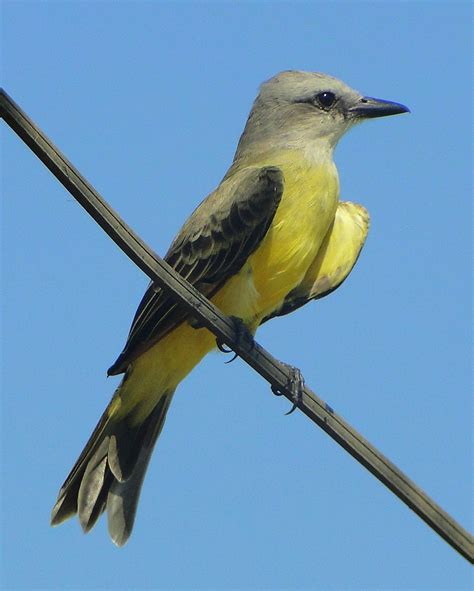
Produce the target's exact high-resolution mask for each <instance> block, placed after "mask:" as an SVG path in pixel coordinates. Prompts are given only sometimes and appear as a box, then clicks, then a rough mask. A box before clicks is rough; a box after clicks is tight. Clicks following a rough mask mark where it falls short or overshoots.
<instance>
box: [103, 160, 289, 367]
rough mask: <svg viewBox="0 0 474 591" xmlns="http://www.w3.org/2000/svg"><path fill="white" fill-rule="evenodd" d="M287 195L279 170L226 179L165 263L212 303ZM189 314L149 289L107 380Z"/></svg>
mask: <svg viewBox="0 0 474 591" xmlns="http://www.w3.org/2000/svg"><path fill="white" fill-rule="evenodd" d="M282 193H283V174H282V172H281V171H280V169H279V168H276V167H270V166H268V167H264V168H256V167H251V168H245V169H243V170H240V171H238V172H236V173H235V174H233V175H232V176H230V177H228V178H226V179H224V181H223V182H222V183H221V184H220V185H219V187H218V188H217V189H216V191H214V192H213V193H211V194H210V195H209V196H208V197H207V198H206V199H205V200H204V201H203V202H202V203H201V204H200V205H199V207H198V208H197V209H196V210H195V211H194V213H193V214H192V215H191V217H190V218H189V219H188V221H187V222H186V223H185V224H184V226H183V228H182V229H181V231H180V232H179V234H178V236H177V237H176V238H175V240H174V241H173V243H172V245H171V247H170V249H169V250H168V253H167V254H166V256H165V260H166V261H167V263H168V264H170V265H171V266H172V267H173V268H174V269H175V270H176V271H177V272H178V273H179V274H180V275H182V276H183V277H185V278H186V279H187V280H188V281H189V282H190V283H191V284H192V285H194V286H195V287H196V288H197V289H198V290H199V291H200V292H201V293H203V294H204V295H206V296H207V297H209V298H210V297H212V296H213V295H214V294H215V293H216V291H217V290H218V289H219V288H220V287H221V286H222V285H223V283H224V282H225V281H226V280H227V279H228V278H229V277H231V276H232V275H235V274H236V273H237V272H238V271H239V270H240V269H241V267H242V266H243V265H244V263H245V261H246V260H247V259H248V257H249V256H250V255H251V254H252V253H253V252H254V250H255V249H256V248H257V246H258V245H259V244H260V242H261V240H262V239H263V237H264V236H265V234H266V233H267V230H268V228H269V227H270V224H271V222H272V220H273V216H274V215H275V212H276V210H277V207H278V204H279V203H280V199H281V196H282ZM188 317H189V313H188V312H187V311H186V310H185V309H184V308H183V307H182V306H179V305H178V304H177V303H176V301H175V300H174V299H173V297H171V296H169V295H168V294H167V293H166V292H164V291H163V290H161V289H160V288H158V287H156V286H154V285H153V284H150V286H149V287H148V290H147V291H146V293H145V295H144V297H143V299H142V301H141V303H140V305H139V306H138V309H137V312H136V314H135V317H134V319H133V322H132V326H131V328H130V333H129V335H128V339H127V342H126V344H125V348H124V350H123V351H122V353H121V354H120V355H119V357H118V359H117V360H116V361H115V363H114V364H113V365H112V366H111V367H110V368H109V370H108V375H116V374H118V373H123V372H124V371H125V370H126V369H127V367H128V365H129V364H130V363H131V362H132V361H133V360H134V359H136V358H137V357H138V356H139V355H141V354H142V353H143V352H144V351H146V350H147V349H149V348H150V347H151V346H153V345H154V344H155V343H157V342H158V341H159V340H160V339H161V338H162V337H163V336H164V335H166V334H167V333H169V332H170V331H171V330H172V329H173V328H175V327H176V326H177V325H179V324H181V323H182V322H183V321H184V320H185V319H186V318H188Z"/></svg>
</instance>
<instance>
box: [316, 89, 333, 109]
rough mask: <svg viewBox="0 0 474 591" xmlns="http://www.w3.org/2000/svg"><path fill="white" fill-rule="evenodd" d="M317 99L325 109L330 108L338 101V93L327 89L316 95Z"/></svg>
mask: <svg viewBox="0 0 474 591" xmlns="http://www.w3.org/2000/svg"><path fill="white" fill-rule="evenodd" d="M316 100H317V102H318V104H319V105H320V106H321V107H322V108H323V109H330V108H331V107H332V106H333V105H334V103H335V102H336V95H335V94H334V93H333V92H330V91H329V90H325V91H324V92H320V93H319V94H317V95H316Z"/></svg>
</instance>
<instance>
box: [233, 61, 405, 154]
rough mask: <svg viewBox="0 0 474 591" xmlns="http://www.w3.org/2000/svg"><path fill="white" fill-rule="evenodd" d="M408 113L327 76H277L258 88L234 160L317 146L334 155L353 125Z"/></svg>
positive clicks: (281, 74) (309, 74) (283, 74)
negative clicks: (276, 149) (271, 150)
mask: <svg viewBox="0 0 474 591" xmlns="http://www.w3.org/2000/svg"><path fill="white" fill-rule="evenodd" d="M407 111H408V108H407V107H405V106H403V105H400V104H399V103H393V102H391V101H384V100H380V99H374V98H370V97H366V96H363V95H362V94H360V93H359V92H357V91H356V90H353V89H352V88H350V87H349V86H347V85H346V84H344V82H341V81H340V80H338V79H337V78H333V77H332V76H327V75H326V74H320V73H317V72H299V71H286V72H281V73H280V74H277V75H276V76H274V77H273V78H271V79H270V80H268V81H267V82H264V83H263V84H262V86H261V87H260V93H259V95H258V96H257V98H256V99H255V102H254V104H253V107H252V110H251V112H250V115H249V118H248V121H247V124H246V126H245V130H244V133H243V134H242V137H241V138H240V142H239V146H238V148H237V154H236V158H238V157H241V156H245V155H246V153H247V152H248V150H249V149H252V150H253V149H259V148H261V149H268V147H269V146H270V145H271V146H273V147H282V148H283V147H287V148H297V149H298V148H301V149H305V150H307V149H310V148H311V146H312V145H313V146H314V144H316V146H315V147H319V148H320V149H323V150H324V151H328V152H332V150H333V149H334V147H335V145H336V144H337V142H338V140H339V139H340V138H341V136H342V135H343V134H344V133H345V132H346V131H347V130H348V129H349V128H350V127H352V126H353V125H354V124H355V123H358V122H360V121H362V120H364V119H367V118H373V117H384V116H387V115H396V114H397V113H405V112H407Z"/></svg>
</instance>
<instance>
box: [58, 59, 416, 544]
mask: <svg viewBox="0 0 474 591" xmlns="http://www.w3.org/2000/svg"><path fill="white" fill-rule="evenodd" d="M407 111H408V109H407V107H405V106H403V105H401V104H398V103H394V102H391V101H384V100H379V99H374V98H369V97H365V96H363V95H361V94H360V93H359V92H356V91H355V90H352V89H351V88H349V87H348V86H346V85H345V84H344V83H343V82H341V81H340V80H337V79H336V78H333V77H331V76H326V75H324V74H319V73H315V72H299V71H287V72H281V73H280V74H278V75H277V76H275V77H273V78H271V79H270V80H269V81H267V82H265V83H264V84H263V85H262V86H261V88H260V93H259V94H258V96H257V98H256V100H255V102H254V104H253V107H252V110H251V112H250V115H249V118H248V120H247V123H246V126H245V129H244V132H243V134H242V136H241V138H240V141H239V144H238V146H237V151H236V153H235V157H234V160H233V162H232V165H231V167H230V168H229V170H228V171H227V174H226V175H225V177H224V178H223V180H222V182H221V183H220V185H219V186H218V187H217V189H216V190H215V191H213V192H212V193H211V194H210V195H209V196H208V197H206V199H205V200H204V201H203V202H202V203H201V204H200V205H199V206H198V207H197V209H196V210H195V211H194V212H193V214H192V215H191V217H190V218H189V219H188V220H187V221H186V223H185V224H184V226H183V227H182V229H181V231H180V232H179V233H178V235H177V237H176V238H175V240H174V241H173V243H172V244H171V246H170V248H169V250H168V252H167V254H166V256H165V260H166V261H167V262H168V263H169V264H170V265H171V266H172V267H173V268H174V269H175V270H176V271H177V272H178V273H180V274H181V275H182V276H183V277H185V278H186V279H187V280H188V281H189V282H190V283H191V284H193V285H194V286H195V287H196V288H197V289H198V290H199V291H200V292H201V293H203V294H204V295H205V296H207V297H208V298H210V299H211V300H212V301H213V302H214V304H215V305H216V306H217V307H218V308H220V309H221V310H222V312H223V313H224V314H227V315H229V316H233V317H235V318H238V319H239V320H240V321H241V323H243V326H244V327H246V329H248V331H250V332H251V333H252V334H254V333H255V331H256V330H257V328H258V326H259V325H260V324H262V322H264V321H266V320H268V319H270V318H273V317H275V316H281V315H283V314H287V313H289V312H292V311H293V310H295V309H296V308H298V307H300V306H302V305H304V304H306V303H307V302H309V301H310V300H312V299H316V298H321V297H323V296H325V295H327V294H329V293H330V292H331V291H334V290H335V289H336V288H337V287H338V286H339V285H340V284H341V283H342V282H343V281H344V279H345V278H346V277H347V276H348V274H349V273H350V271H351V269H352V267H353V266H354V264H355V262H356V260H357V258H358V256H359V253H360V251H361V249H362V246H363V244H364V242H365V238H366V236H367V232H368V227H369V216H368V213H367V211H366V210H365V209H364V208H363V207H362V206H360V205H356V204H354V203H350V202H339V183H338V175H337V170H336V167H335V165H334V162H333V151H334V148H335V146H336V144H337V142H338V140H339V139H340V138H341V136H342V135H343V134H344V133H345V132H346V131H347V130H348V129H350V128H351V127H352V126H353V125H354V124H356V123H359V122H360V121H363V120H364V119H367V118H372V117H384V116H386V115H395V114H397V113H405V112H407ZM215 345H216V340H215V337H214V335H213V334H212V333H211V332H210V331H208V330H207V329H206V328H199V327H197V326H196V323H195V321H193V319H192V317H191V316H190V314H189V312H188V311H187V310H185V309H184V308H183V307H181V306H180V305H179V304H177V303H176V302H175V300H174V299H173V297H172V296H169V295H168V294H167V292H165V291H163V290H161V289H160V288H158V287H156V286H155V285H150V286H149V287H148V290H147V291H146V293H145V295H144V297H143V299H142V301H141V303H140V305H139V306H138V310H137V312H136V314H135V317H134V319H133V322H132V326H131V329H130V333H129V336H128V340H127V342H126V344H125V348H124V349H123V351H122V353H121V354H120V355H119V357H118V359H117V360H116V361H115V363H114V364H113V365H112V366H111V367H110V369H109V370H108V374H109V375H116V374H122V373H123V374H124V377H123V379H122V381H121V383H120V385H119V386H118V388H117V389H116V391H115V393H114V395H113V397H112V400H111V401H110V403H109V405H108V406H107V408H106V410H105V412H104V414H103V415H102V417H101V419H100V421H99V423H98V425H97V427H96V428H95V430H94V432H93V433H92V436H91V437H90V439H89V441H88V442H87V444H86V446H85V448H84V450H83V452H82V453H81V455H80V457H79V459H78V460H77V462H76V464H75V465H74V467H73V469H72V471H71V473H70V474H69V476H68V477H67V479H66V482H65V483H64V485H63V486H62V488H61V490H60V492H59V497H58V500H57V502H56V505H55V506H54V508H53V511H52V516H51V523H52V524H53V525H56V524H59V523H61V522H62V521H64V520H65V519H67V518H69V517H71V516H72V515H74V514H76V513H77V514H78V516H79V521H80V523H81V526H82V528H83V530H84V531H85V532H87V531H89V530H90V529H91V528H92V526H93V525H94V524H95V522H96V521H97V519H98V517H99V516H100V515H101V513H102V512H103V511H107V515H108V526H109V533H110V536H111V538H112V540H113V541H114V542H115V544H117V545H119V546H121V545H123V544H124V543H125V542H126V541H127V539H128V537H129V536H130V533H131V531H132V527H133V522H134V518H135V513H136V507H137V503H138V497H139V494H140V489H141V486H142V482H143V478H144V475H145V471H146V468H147V465H148V462H149V460H150V456H151V453H152V451H153V447H154V445H155V442H156V439H157V437H158V435H159V434H160V432H161V429H162V427H163V423H164V421H165V417H166V412H167V410H168V407H169V405H170V402H171V399H172V397H173V394H174V391H175V389H176V387H177V386H178V384H179V383H180V382H181V380H183V378H184V377H185V376H186V375H187V374H188V373H189V372H190V371H191V370H192V369H193V367H194V366H195V365H196V364H197V363H199V362H200V361H201V359H202V358H203V357H204V355H206V353H208V352H209V351H210V350H211V349H213V348H214V347H215Z"/></svg>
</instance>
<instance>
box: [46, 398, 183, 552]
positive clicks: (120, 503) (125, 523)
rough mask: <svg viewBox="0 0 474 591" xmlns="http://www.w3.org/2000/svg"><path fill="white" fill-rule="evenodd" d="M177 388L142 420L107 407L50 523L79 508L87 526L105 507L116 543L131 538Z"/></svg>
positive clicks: (66, 484)
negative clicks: (137, 421) (119, 415)
mask: <svg viewBox="0 0 474 591" xmlns="http://www.w3.org/2000/svg"><path fill="white" fill-rule="evenodd" d="M172 395H173V392H171V393H166V394H163V396H162V397H161V398H160V400H159V402H158V403H157V405H156V406H155V408H154V409H153V411H152V412H151V413H150V415H149V416H148V417H147V418H146V419H145V421H144V422H143V423H141V424H140V425H138V426H131V425H130V424H129V423H128V421H127V418H124V419H120V420H114V418H113V416H112V417H110V416H109V414H108V409H107V410H106V411H105V412H104V414H103V415H102V417H101V419H100V421H99V423H98V425H97V427H96V428H95V429H94V432H93V433H92V435H91V437H90V439H89V441H88V442H87V444H86V446H85V448H84V451H83V452H82V453H81V455H80V456H79V459H78V460H77V462H76V464H75V465H74V467H73V469H72V470H71V473H70V474H69V476H68V477H67V479H66V481H65V483H64V484H63V486H62V487H61V490H60V491H59V496H58V500H57V502H56V504H55V506H54V507H53V511H52V513H51V525H58V524H60V523H62V522H63V521H65V520H66V519H68V518H69V517H72V516H73V515H75V514H76V513H77V514H78V517H79V521H80V523H81V526H82V529H83V530H84V531H85V532H88V531H89V530H90V529H91V528H92V527H93V526H94V525H95V523H96V521H97V519H98V518H99V516H100V515H101V514H102V513H103V511H104V510H107V513H108V524H109V533H110V536H111V538H112V540H113V541H114V543H115V544H117V545H118V546H122V545H123V544H125V542H126V541H127V540H128V538H129V536H130V534H131V532H132V528H133V522H134V520H135V513H136V509H137V503H138V499H139V495H140V490H141V486H142V483H143V479H144V477H145V472H146V469H147V466H148V462H149V461H150V457H151V453H152V451H153V447H154V445H155V442H156V440H157V438H158V435H159V434H160V432H161V429H162V428H163V424H164V421H165V417H166V412H167V410H168V407H169V404H170V402H171V398H172Z"/></svg>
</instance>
